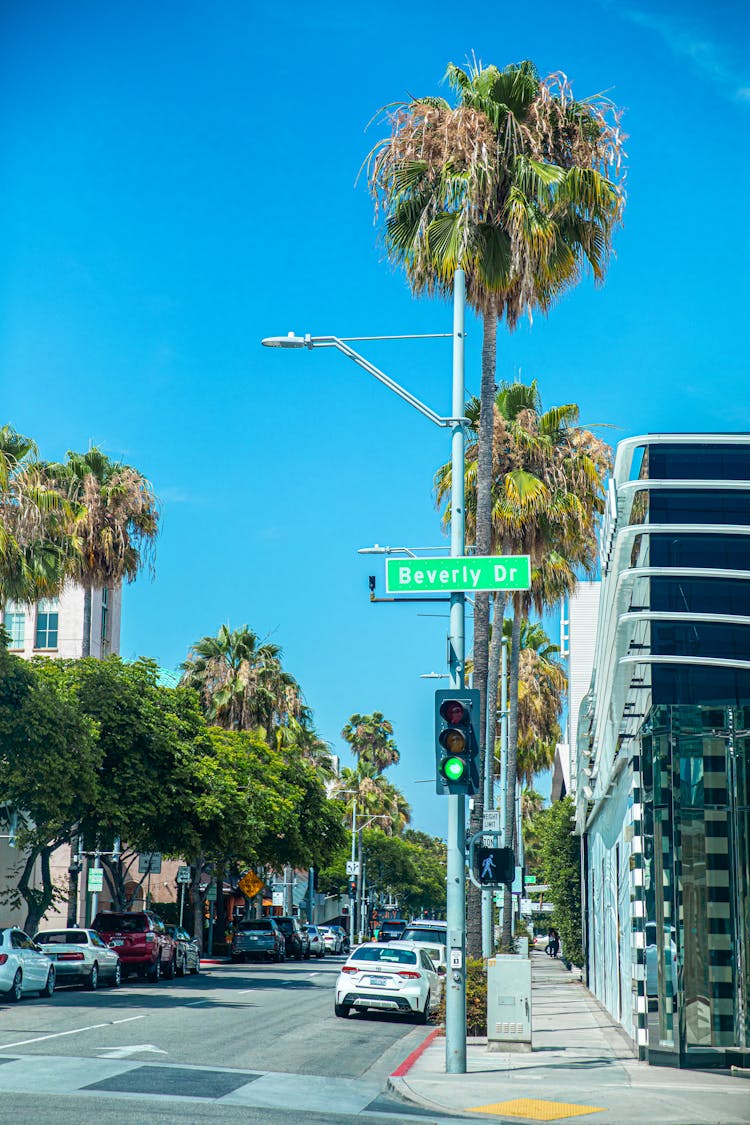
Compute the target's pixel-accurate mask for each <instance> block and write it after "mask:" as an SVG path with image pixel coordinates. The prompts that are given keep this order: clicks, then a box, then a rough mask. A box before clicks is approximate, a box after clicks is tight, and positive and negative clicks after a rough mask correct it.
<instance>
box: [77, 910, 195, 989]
mask: <svg viewBox="0 0 750 1125" xmlns="http://www.w3.org/2000/svg"><path fill="white" fill-rule="evenodd" d="M91 928H92V930H96V932H97V933H98V934H101V936H102V938H103V939H104V941H106V942H107V944H108V945H109V946H110V948H112V949H114V950H115V951H116V953H117V954H118V956H119V958H120V961H121V963H122V975H123V976H127V975H128V974H130V973H132V974H134V975H136V976H139V977H142V978H145V979H148V980H150V981H153V982H154V983H156V981H158V980H159V979H160V978H161V976H162V974H163V975H164V976H165V977H167V979H168V980H171V979H172V978H173V977H174V976H175V975H176V973H177V959H178V958H177V946H176V945H175V942H174V941H173V939H172V938H171V937H170V936H169V934H168V933H167V931H166V928H165V926H164V923H163V922H162V920H161V918H158V917H157V916H156V914H152V913H151V911H150V910H134V911H122V912H120V911H116V910H101V911H100V912H99V913H98V914H97V916H96V918H94V921H93V922H92V923H91Z"/></svg>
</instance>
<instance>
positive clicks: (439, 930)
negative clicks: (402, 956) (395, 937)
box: [400, 918, 448, 946]
mask: <svg viewBox="0 0 750 1125" xmlns="http://www.w3.org/2000/svg"><path fill="white" fill-rule="evenodd" d="M400 940H401V941H428V942H431V943H434V944H435V945H445V946H447V945H448V923H447V922H443V921H441V920H440V919H439V918H417V919H416V920H415V921H414V922H409V924H408V926H407V927H406V929H405V930H404V932H403V933H402V935H401V938H400Z"/></svg>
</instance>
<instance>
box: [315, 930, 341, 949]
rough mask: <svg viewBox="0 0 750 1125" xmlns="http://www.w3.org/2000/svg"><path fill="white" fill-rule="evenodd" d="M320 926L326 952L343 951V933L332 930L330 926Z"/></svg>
mask: <svg viewBox="0 0 750 1125" xmlns="http://www.w3.org/2000/svg"><path fill="white" fill-rule="evenodd" d="M318 928H319V930H320V932H321V934H322V935H323V944H324V945H325V947H326V953H341V935H340V934H337V933H336V932H335V930H332V929H331V927H330V926H319V927H318Z"/></svg>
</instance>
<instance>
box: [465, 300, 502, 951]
mask: <svg viewBox="0 0 750 1125" xmlns="http://www.w3.org/2000/svg"><path fill="white" fill-rule="evenodd" d="M483 332H484V335H483V340H482V385H481V392H480V411H479V448H478V453H477V512H476V551H477V554H478V555H489V553H490V549H491V546H492V437H493V433H494V429H495V367H496V362H497V309H496V305H495V300H494V297H490V300H489V305H488V308H487V311H486V312H485V314H484V321H483ZM489 633H490V598H489V594H477V596H476V599H475V601H474V654H473V658H474V687H475V688H478V689H479V755H480V785H479V793H478V794H477V795H476V797H475V798H474V808H473V811H472V814H471V819H470V822H469V826H470V831H471V834H472V835H474V833H476V832H478V831H479V829H480V828H481V827H482V810H483V807H484V802H483V799H482V787H483V784H484V768H485V765H484V763H485V759H486V756H487V670H488V662H489ZM466 948H467V955H468V956H469V957H481V954H482V906H481V892H480V891H479V890H478V888H477V887H475V886H474V884H473V883H472V882H469V887H468V894H467V907H466Z"/></svg>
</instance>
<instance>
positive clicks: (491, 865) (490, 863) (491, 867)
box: [479, 855, 495, 880]
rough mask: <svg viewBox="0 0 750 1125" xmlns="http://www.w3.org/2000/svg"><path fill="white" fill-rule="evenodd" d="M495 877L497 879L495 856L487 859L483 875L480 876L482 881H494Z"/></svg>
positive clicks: (489, 856) (483, 865)
mask: <svg viewBox="0 0 750 1125" xmlns="http://www.w3.org/2000/svg"><path fill="white" fill-rule="evenodd" d="M494 877H495V857H494V856H493V855H488V856H486V857H485V860H484V863H483V864H482V873H481V875H480V876H479V878H480V880H482V879H490V880H491V879H494Z"/></svg>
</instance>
